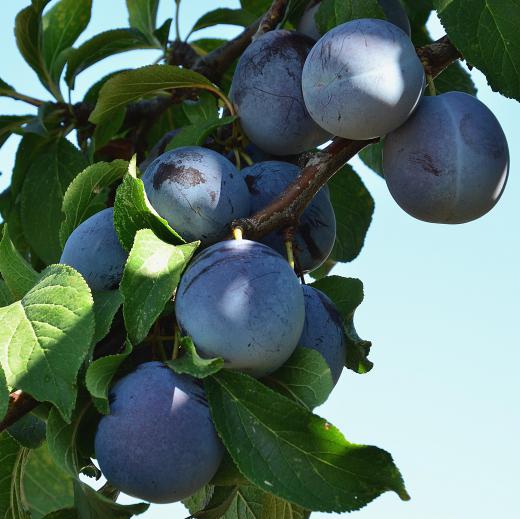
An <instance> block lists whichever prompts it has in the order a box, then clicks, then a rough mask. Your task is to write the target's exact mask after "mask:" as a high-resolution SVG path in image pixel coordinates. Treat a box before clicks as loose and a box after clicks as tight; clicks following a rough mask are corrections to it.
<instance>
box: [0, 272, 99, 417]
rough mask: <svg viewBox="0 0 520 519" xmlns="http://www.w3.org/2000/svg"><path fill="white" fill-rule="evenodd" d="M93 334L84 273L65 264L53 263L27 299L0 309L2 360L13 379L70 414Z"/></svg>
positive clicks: (14, 383) (13, 384)
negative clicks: (79, 372) (78, 377)
mask: <svg viewBox="0 0 520 519" xmlns="http://www.w3.org/2000/svg"><path fill="white" fill-rule="evenodd" d="M93 333H94V312H93V301H92V296H91V294H90V290H89V288H88V286H87V284H86V283H85V281H84V280H83V278H82V277H81V276H80V275H79V274H78V273H77V272H76V271H75V270H74V269H72V268H70V267H67V266H65V265H52V266H50V267H48V268H47V269H45V270H44V271H43V273H42V276H41V278H40V281H39V282H38V284H37V285H35V286H34V287H33V288H32V289H31V290H29V292H28V293H27V294H26V295H25V296H24V297H23V298H22V300H21V301H18V302H16V303H13V304H12V305H9V306H6V307H4V308H0V355H1V361H0V362H1V363H2V367H3V369H4V372H5V375H6V378H7V382H8V384H9V385H10V386H11V387H13V388H15V389H22V390H24V391H27V392H28V393H29V394H30V395H32V396H33V397H34V398H35V399H36V400H38V401H40V402H42V401H46V402H51V403H52V404H54V405H55V406H56V407H57V408H58V409H59V411H60V413H61V414H62V416H63V417H64V419H65V420H68V419H70V416H71V413H72V410H73V408H74V402H75V400H76V391H77V389H76V377H77V373H78V370H79V368H80V366H81V364H82V363H83V360H84V359H85V357H86V356H87V354H88V352H89V349H90V344H91V341H92V336H93Z"/></svg>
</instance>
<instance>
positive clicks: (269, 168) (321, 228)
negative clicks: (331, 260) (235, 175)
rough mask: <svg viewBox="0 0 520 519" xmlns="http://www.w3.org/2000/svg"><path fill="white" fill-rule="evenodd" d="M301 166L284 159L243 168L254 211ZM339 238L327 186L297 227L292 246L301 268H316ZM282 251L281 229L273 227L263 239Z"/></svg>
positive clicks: (274, 194) (289, 180)
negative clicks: (277, 229)
mask: <svg viewBox="0 0 520 519" xmlns="http://www.w3.org/2000/svg"><path fill="white" fill-rule="evenodd" d="M300 171H301V170H300V168H299V167H298V166H295V165H294V164H290V163H288V162H281V161H265V162H258V163H257V164H254V165H253V166H249V167H247V168H244V169H243V170H242V173H243V174H244V178H245V180H246V184H247V187H248V188H249V192H250V193H251V213H252V214H254V213H256V212H257V211H259V210H260V209H263V208H264V207H265V206H266V205H267V204H269V203H270V202H272V201H273V200H274V199H275V198H277V197H278V196H279V195H280V194H281V193H282V191H284V189H285V188H286V187H287V186H289V185H290V184H291V183H292V182H293V181H294V180H295V179H296V177H297V176H298V175H299V174H300ZM335 239H336V216H335V214H334V208H333V207H332V203H331V201H330V197H329V193H328V188H327V187H324V188H322V189H321V190H320V191H318V193H316V195H315V196H314V198H313V200H312V201H311V202H310V204H309V205H308V206H307V207H306V209H305V211H304V212H303V214H302V216H301V218H300V223H299V225H298V227H297V228H296V232H295V235H294V239H293V246H294V250H295V252H296V256H297V259H298V267H299V268H300V269H301V271H302V272H310V271H312V270H314V269H317V268H318V267H319V266H320V265H321V264H322V263H323V262H324V261H325V260H326V259H327V257H328V256H329V254H330V253H331V251H332V248H333V246H334V241H335ZM260 241H261V242H262V243H265V244H266V245H269V247H272V248H273V249H275V250H276V251H277V252H279V253H280V254H281V255H284V254H285V243H284V236H283V234H282V231H274V232H272V233H270V234H268V235H267V236H264V237H263V238H262V239H261V240H260Z"/></svg>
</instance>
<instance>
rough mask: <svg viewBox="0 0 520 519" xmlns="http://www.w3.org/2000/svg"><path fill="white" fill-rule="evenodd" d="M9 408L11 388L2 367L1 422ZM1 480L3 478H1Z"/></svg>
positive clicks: (0, 384) (0, 370) (0, 371)
mask: <svg viewBox="0 0 520 519" xmlns="http://www.w3.org/2000/svg"><path fill="white" fill-rule="evenodd" d="M8 407H9V387H8V386H7V380H6V379H5V373H4V370H3V369H2V366H0V420H3V419H4V416H5V413H6V412H7V408H8ZM0 479H1V478H0Z"/></svg>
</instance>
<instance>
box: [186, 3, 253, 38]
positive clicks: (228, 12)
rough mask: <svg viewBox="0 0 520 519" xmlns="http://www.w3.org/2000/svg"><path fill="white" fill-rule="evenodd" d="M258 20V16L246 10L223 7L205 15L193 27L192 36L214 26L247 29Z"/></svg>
mask: <svg viewBox="0 0 520 519" xmlns="http://www.w3.org/2000/svg"><path fill="white" fill-rule="evenodd" d="M257 18H258V16H257V15H255V14H253V13H249V12H248V11H246V10H244V9H228V8H226V7H222V8H219V9H215V10H213V11H209V12H207V13H206V14H203V15H202V16H201V17H200V18H199V19H198V20H197V21H196V22H195V25H194V26H193V27H192V29H191V31H190V35H191V34H193V33H194V32H195V31H200V30H201V29H206V28H207V27H213V26H214V25H220V24H224V25H238V26H241V27H247V26H248V25H250V24H252V23H253V22H255V21H256V19H257Z"/></svg>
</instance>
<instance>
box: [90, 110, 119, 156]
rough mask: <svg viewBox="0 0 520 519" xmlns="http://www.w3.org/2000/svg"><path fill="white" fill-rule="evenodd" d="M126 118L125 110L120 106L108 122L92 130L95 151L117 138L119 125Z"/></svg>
mask: <svg viewBox="0 0 520 519" xmlns="http://www.w3.org/2000/svg"><path fill="white" fill-rule="evenodd" d="M125 116H126V108H125V107H124V106H122V107H121V108H119V109H118V110H117V111H115V112H113V113H112V117H111V118H110V120H107V121H103V122H102V123H100V124H98V125H96V128H95V130H94V146H95V150H96V151H97V150H99V149H101V148H103V146H105V145H106V144H108V143H109V141H110V140H112V139H114V138H116V137H117V134H118V132H119V130H121V125H122V124H123V122H124V120H125Z"/></svg>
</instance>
